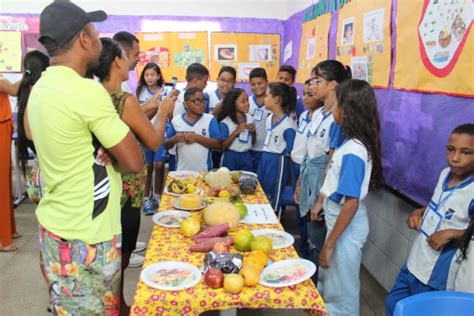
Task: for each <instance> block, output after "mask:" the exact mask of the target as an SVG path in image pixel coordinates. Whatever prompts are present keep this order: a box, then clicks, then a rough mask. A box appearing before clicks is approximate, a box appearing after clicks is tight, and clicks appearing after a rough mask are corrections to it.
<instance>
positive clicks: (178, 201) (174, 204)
mask: <svg viewBox="0 0 474 316" xmlns="http://www.w3.org/2000/svg"><path fill="white" fill-rule="evenodd" d="M173 206H174V207H176V208H177V209H180V210H183V211H197V210H200V209H203V208H205V207H206V206H207V203H206V201H201V205H200V206H199V207H196V208H185V207H182V206H181V203H180V198H179V197H178V198H176V199H175V200H174V201H173Z"/></svg>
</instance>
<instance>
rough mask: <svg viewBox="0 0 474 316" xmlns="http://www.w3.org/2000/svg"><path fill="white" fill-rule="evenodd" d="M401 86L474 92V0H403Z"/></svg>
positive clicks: (399, 13) (397, 72)
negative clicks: (473, 4) (473, 2)
mask: <svg viewBox="0 0 474 316" xmlns="http://www.w3.org/2000/svg"><path fill="white" fill-rule="evenodd" d="M396 10H397V30H396V48H397V54H396V65H395V77H394V86H395V88H397V89H404V90H415V91H425V92H433V93H436V92H441V93H446V94H452V95H459V96H474V84H473V82H474V71H473V70H474V35H473V34H472V30H471V27H472V20H473V14H474V11H473V7H472V1H458V0H457V1H447V0H439V1H438V0H425V1H413V2H412V1H398V4H397V7H396Z"/></svg>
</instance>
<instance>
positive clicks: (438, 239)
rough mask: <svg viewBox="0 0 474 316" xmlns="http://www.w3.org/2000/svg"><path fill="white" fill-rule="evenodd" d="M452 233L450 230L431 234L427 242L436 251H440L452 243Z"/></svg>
mask: <svg viewBox="0 0 474 316" xmlns="http://www.w3.org/2000/svg"><path fill="white" fill-rule="evenodd" d="M451 239H452V238H451V233H450V231H449V230H440V231H438V232H436V233H433V234H431V236H429V237H428V238H426V241H427V242H428V245H430V247H431V248H433V249H434V250H436V251H440V250H441V249H442V248H443V246H444V245H446V244H447V243H448V242H449V241H451Z"/></svg>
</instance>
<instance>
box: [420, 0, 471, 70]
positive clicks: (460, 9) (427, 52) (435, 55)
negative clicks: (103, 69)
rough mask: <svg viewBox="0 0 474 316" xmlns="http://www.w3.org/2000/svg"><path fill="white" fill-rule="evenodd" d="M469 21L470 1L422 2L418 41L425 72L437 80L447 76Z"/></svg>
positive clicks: (466, 34) (456, 56)
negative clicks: (426, 70)
mask: <svg viewBox="0 0 474 316" xmlns="http://www.w3.org/2000/svg"><path fill="white" fill-rule="evenodd" d="M472 19H473V4H472V1H465V0H425V3H424V5H423V9H422V13H421V18H420V22H419V25H418V40H419V42H420V54H421V59H422V61H423V64H424V65H425V67H426V68H427V69H428V71H429V72H431V73H432V74H433V75H435V76H437V77H445V76H447V75H449V73H450V72H451V71H452V70H453V68H454V66H455V65H456V62H457V60H458V58H459V55H460V54H461V53H462V51H463V49H464V44H465V42H466V39H467V37H468V34H469V31H470V29H471V25H472ZM466 48H467V47H466Z"/></svg>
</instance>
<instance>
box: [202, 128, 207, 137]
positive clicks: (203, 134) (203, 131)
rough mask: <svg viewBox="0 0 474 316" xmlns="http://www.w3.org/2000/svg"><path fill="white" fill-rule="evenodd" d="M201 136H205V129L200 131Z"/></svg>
mask: <svg viewBox="0 0 474 316" xmlns="http://www.w3.org/2000/svg"><path fill="white" fill-rule="evenodd" d="M201 134H202V136H206V129H205V128H203V129H202V132H201Z"/></svg>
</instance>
